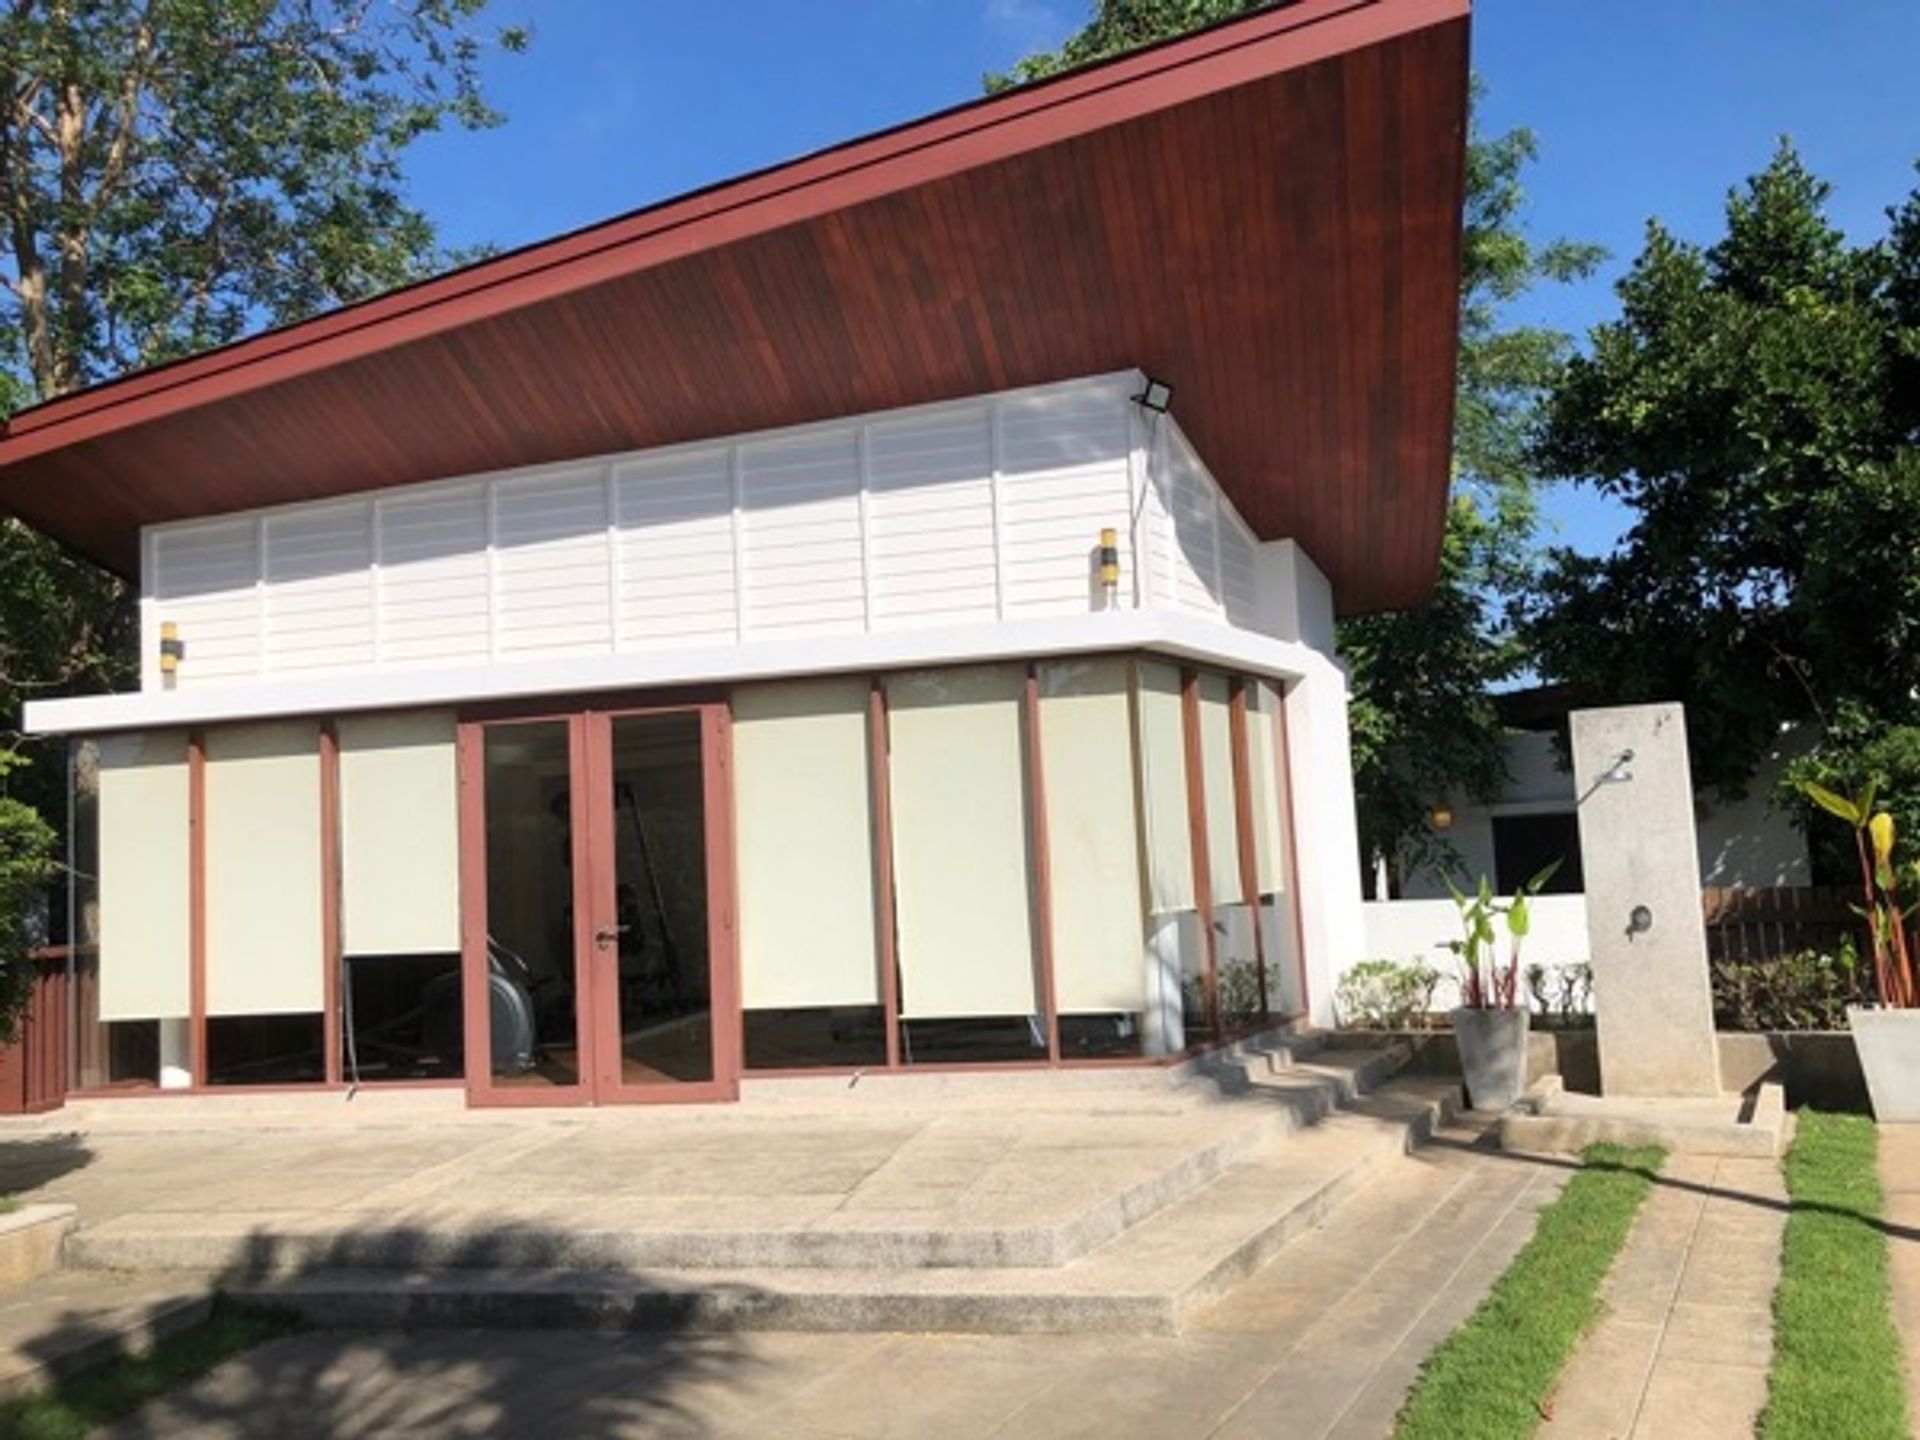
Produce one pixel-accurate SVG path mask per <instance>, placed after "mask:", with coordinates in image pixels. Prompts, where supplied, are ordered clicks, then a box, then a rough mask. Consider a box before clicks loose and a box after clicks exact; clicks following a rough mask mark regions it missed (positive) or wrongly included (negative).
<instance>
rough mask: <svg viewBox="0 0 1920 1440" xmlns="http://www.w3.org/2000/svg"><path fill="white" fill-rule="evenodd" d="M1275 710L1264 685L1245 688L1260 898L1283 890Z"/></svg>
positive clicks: (1282, 816)
mask: <svg viewBox="0 0 1920 1440" xmlns="http://www.w3.org/2000/svg"><path fill="white" fill-rule="evenodd" d="M1279 708H1280V697H1279V695H1278V694H1277V693H1276V692H1275V691H1274V688H1273V686H1272V685H1271V684H1269V683H1268V682H1267V681H1265V680H1257V681H1255V682H1253V683H1252V684H1251V685H1249V686H1248V687H1247V780H1248V789H1249V790H1251V791H1252V795H1253V860H1254V873H1255V875H1256V877H1257V881H1258V884H1259V886H1260V893H1261V894H1262V895H1273V894H1277V893H1279V892H1280V891H1282V890H1284V889H1286V880H1285V875H1286V871H1285V870H1284V869H1283V868H1282V867H1283V866H1284V864H1285V860H1286V844H1285V838H1284V827H1285V825H1286V813H1285V811H1284V810H1282V809H1281V804H1280V790H1279V786H1278V784H1277V783H1276V777H1277V775H1278V773H1279V769H1280V763H1279V754H1280V752H1279V744H1280V738H1279V727H1278V726H1277V725H1276V724H1275V722H1274V716H1275V714H1276V713H1277V712H1278V710H1279Z"/></svg>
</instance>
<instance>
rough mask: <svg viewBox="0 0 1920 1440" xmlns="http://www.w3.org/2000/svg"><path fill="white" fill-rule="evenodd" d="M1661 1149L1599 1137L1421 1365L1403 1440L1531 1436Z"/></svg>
mask: <svg viewBox="0 0 1920 1440" xmlns="http://www.w3.org/2000/svg"><path fill="white" fill-rule="evenodd" d="M1665 1158H1666V1156H1665V1153H1664V1152H1663V1151H1661V1150H1659V1149H1657V1148H1646V1149H1625V1148H1622V1147H1621V1146H1618V1145H1595V1146H1593V1147H1592V1148H1591V1149H1589V1150H1588V1151H1587V1153H1586V1156H1585V1157H1584V1163H1583V1164H1582V1166H1581V1168H1580V1172H1579V1173H1578V1174H1577V1175H1575V1176H1574V1177H1573V1178H1572V1179H1571V1180H1569V1181H1568V1182H1567V1185H1566V1188H1565V1189H1564V1190H1562V1191H1561V1192H1560V1195H1559V1198H1558V1199H1556V1200H1555V1201H1554V1202H1553V1203H1552V1204H1551V1205H1549V1206H1547V1208H1546V1209H1544V1210H1542V1211H1541V1212H1540V1223H1539V1226H1538V1228H1537V1229H1536V1230H1535V1231H1534V1234H1533V1238H1532V1239H1531V1240H1529V1241H1528V1242H1527V1244H1526V1248H1525V1249H1523V1250H1522V1251H1521V1252H1520V1253H1519V1254H1518V1255H1517V1256H1515V1257H1514V1261H1513V1264H1512V1265H1510V1266H1509V1267H1507V1273H1506V1274H1504V1275H1502V1276H1501V1277H1500V1278H1499V1279H1498V1280H1497V1281H1495V1282H1494V1286H1493V1290H1492V1291H1491V1292H1490V1293H1489V1294H1488V1296H1487V1298H1486V1299H1485V1300H1484V1301H1482V1302H1481V1305H1480V1308H1479V1309H1478V1310H1476V1311H1475V1312H1474V1313H1473V1315H1472V1316H1471V1317H1470V1318H1469V1319H1468V1320H1467V1322H1466V1323H1465V1324H1464V1325H1462V1326H1461V1327H1460V1328H1459V1329H1458V1330H1456V1331H1454V1332H1453V1334H1451V1335H1449V1336H1448V1337H1447V1339H1446V1340H1445V1341H1444V1342H1443V1343H1442V1344H1441V1346H1440V1348H1439V1349H1438V1350H1436V1351H1434V1352H1433V1354H1432V1356H1431V1357H1429V1359H1428V1360H1427V1363H1426V1364H1425V1365H1424V1366H1423V1367H1421V1371H1420V1378H1419V1380H1418V1381H1417V1382H1416V1383H1415V1384H1414V1387H1413V1393H1412V1394H1411V1395H1409V1396H1408V1397H1407V1403H1406V1407H1405V1408H1404V1409H1403V1410H1402V1411H1401V1412H1400V1420H1399V1424H1398V1426H1397V1427H1396V1429H1395V1431H1394V1433H1395V1435H1396V1436H1397V1437H1399V1440H1504V1437H1507V1436H1512V1437H1514V1440H1527V1437H1531V1436H1532V1435H1533V1433H1534V1431H1535V1430H1536V1429H1537V1428H1538V1427H1539V1424H1540V1418H1541V1409H1540V1407H1541V1406H1542V1404H1544V1403H1545V1401H1546V1398H1547V1396H1548V1394H1550V1393H1551V1392H1552V1390H1553V1386H1554V1382H1555V1381H1556V1380H1558V1379H1559V1378H1560V1371H1561V1370H1562V1369H1563V1368H1565V1366H1566V1363H1567V1359H1568V1357H1569V1356H1571V1355H1572V1354H1573V1348H1574V1346H1575V1345H1576V1344H1577V1343H1578V1342H1579V1340H1580V1337H1581V1335H1583V1334H1584V1333H1585V1332H1586V1330H1587V1327H1588V1326H1590V1325H1591V1324H1592V1323H1593V1322H1594V1320H1595V1318H1596V1317H1597V1316H1598V1315H1599V1312H1600V1283H1601V1281H1603V1280H1604V1279H1605V1278H1606V1274H1607V1269H1608V1267H1609V1266H1611V1265H1612V1264H1613V1257H1614V1256H1615V1255H1617V1254H1618V1253H1619V1251H1620V1247H1621V1246H1622V1245H1623V1244H1625V1243H1626V1239H1627V1232H1628V1231H1629V1230H1631V1229H1632V1228H1633V1217H1634V1216H1635V1215H1636V1214H1637V1213H1638V1212H1639V1209H1640V1202H1641V1201H1643V1200H1645V1199H1646V1197H1647V1194H1648V1192H1649V1191H1650V1190H1651V1189H1652V1188H1653V1178H1654V1176H1655V1175H1656V1174H1658V1173H1659V1169H1660V1165H1661V1162H1662V1161H1663V1160H1665Z"/></svg>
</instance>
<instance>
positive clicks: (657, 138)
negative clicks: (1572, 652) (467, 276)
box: [411, 0, 1920, 550]
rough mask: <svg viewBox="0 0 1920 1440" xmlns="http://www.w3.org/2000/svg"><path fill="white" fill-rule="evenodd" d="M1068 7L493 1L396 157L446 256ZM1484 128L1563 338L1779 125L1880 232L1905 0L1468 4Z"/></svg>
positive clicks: (516, 238)
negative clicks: (463, 126) (1529, 230)
mask: <svg viewBox="0 0 1920 1440" xmlns="http://www.w3.org/2000/svg"><path fill="white" fill-rule="evenodd" d="M1089 3H1090V0H814V3H812V4H799V3H795V0H707V3H704V4H696V5H686V4H677V3H676V4H668V3H666V0H494V14H495V16H496V17H497V18H498V19H499V20H500V21H502V22H507V21H514V22H525V23H527V24H530V25H531V27H532V29H533V31H534V43H533V45H532V48H531V49H530V51H529V52H528V53H527V54H525V55H520V56H500V57H497V58H496V59H494V60H493V61H490V62H489V64H488V67H487V70H488V77H489V88H490V91H491V93H492V95H493V96H494V98H495V100H496V102H497V103H498V104H499V106H500V108H501V109H503V110H504V111H505V112H506V114H507V117H508V119H507V123H506V124H505V125H504V126H502V127H501V128H499V129H497V130H493V131H489V132H485V133H482V134H466V133H456V134H450V135H446V136H440V137H434V138H432V139H430V140H428V141H427V142H425V143H424V144H423V145H422V146H421V147H419V149H418V150H417V151H416V152H415V156H414V160H413V164H412V167H411V173H412V179H413V185H414V193H415V197H416V199H417V200H418V201H419V202H420V203H421V204H422V205H423V206H425V207H426V209H427V210H428V212H429V213H430V214H432V215H433V216H434V217H435V218H436V219H437V220H438V221H439V222H440V225H441V227H442V231H443V234H444V237H445V239H446V240H447V241H448V242H449V243H453V244H467V243H473V242H480V241H490V242H492V243H495V244H500V245H517V244H523V243H525V242H527V241H531V240H537V239H540V238H541V237H543V236H546V235H551V234H554V233H556V232H559V231H562V230H567V229H571V228H573V227H575V226H578V225H582V224H586V223H588V222H590V221H594V220H598V219H604V218H605V217H607V216H609V215H613V214H617V213H619V212H620V211H623V210H629V209H632V208H634V207H635V206H638V205H643V204H647V203H649V202H651V201H654V200H658V199H661V198H663V197H665V196H668V195H673V194H676V193H678V192H680V191H683V190H688V189H692V188H694V187H696V186H699V185H703V184H708V183H711V182H712V181H715V180H721V179H725V178H727V177H728V176H730V175H734V174H738V173H739V172H741V171H744V170H749V169H754V168H757V167H759V166H762V165H766V164H769V163H772V162H774V161H777V160H781V159H784V158H787V157H789V156H792V155H796V154H801V153H804V152H805V151H808V150H813V149H818V148H819V147H821V146H823V145H829V144H832V143H834V142H836V141H840V140H845V139H848V138H851V137H853V136H855V135H859V134H862V133H864V132H866V131H868V130H873V129H877V128H880V127H881V126H885V125H890V124H895V123H898V122H899V121H902V120H908V119H912V118H913V117H915V116H917V115H921V114H925V113H926V112H928V111H931V110H937V109H940V108H943V107H945V106H947V105H952V104H956V103H958V102H960V101H963V100H968V99H971V98H973V97H974V96H976V95H978V94H979V92H980V77H981V76H982V74H984V73H986V72H987V71H990V70H996V69H1002V68H1004V67H1005V66H1007V65H1008V64H1010V63H1011V62H1012V61H1013V60H1015V59H1017V58H1018V57H1019V56H1021V55H1023V54H1025V53H1027V52H1028V51H1030V50H1033V49H1036V48H1040V47H1044V46H1051V45H1053V44H1054V43H1056V42H1057V41H1058V40H1059V39H1060V38H1061V37H1062V36H1064V35H1066V34H1068V33H1069V32H1071V31H1072V30H1073V29H1074V28H1076V27H1077V26H1078V25H1079V24H1080V23H1081V22H1082V21H1083V20H1084V19H1085V16H1086V13H1087V10H1088V8H1089ZM1474 66H1475V69H1476V70H1477V71H1478V72H1479V73H1480V75H1481V77H1482V79H1483V80H1484V81H1485V82H1486V86H1487V96H1486V101H1487V103H1486V109H1485V112H1484V115H1483V119H1484V122H1485V123H1486V125H1487V126H1488V127H1489V128H1495V129H1504V128H1507V127H1508V126H1512V125H1525V126H1528V127H1530V128H1531V129H1532V130H1534V131H1535V133H1536V134H1537V135H1538V137H1539V140H1540V146H1541V159H1540V163H1539V164H1538V165H1537V166H1536V167H1535V169H1534V171H1533V173H1532V175H1531V177H1530V179H1529V182H1528V189H1529V192H1530V194H1531V197H1532V205H1531V217H1530V218H1531V222H1532V225H1533V228H1534V230H1535V231H1536V233H1538V234H1540V235H1542V236H1546V235H1566V236H1570V237H1574V238H1578V239H1583V240H1593V241H1598V242H1599V243H1601V244H1603V245H1605V246H1607V247H1608V249H1609V250H1611V251H1612V252H1613V259H1612V260H1611V261H1610V262H1609V264H1608V265H1607V266H1606V267H1604V269H1603V270H1602V272H1601V274H1600V275H1598V276H1596V277H1595V279H1594V280H1593V281H1591V282H1589V283H1587V284H1584V285H1581V286H1577V287H1571V288H1568V289H1565V290H1561V291H1557V292H1554V293H1548V294H1542V295H1539V296H1537V297H1535V299H1533V300H1532V301H1531V302H1529V303H1528V304H1527V305H1526V307H1525V311H1524V313H1525V314H1526V315H1527V316H1528V317H1529V318H1532V319H1537V320H1541V321H1544V322H1546V323H1550V324H1554V325H1558V326H1560V327H1562V328H1565V329H1568V330H1571V331H1574V332H1576V333H1579V332H1582V331H1584V330H1585V328H1586V327H1587V326H1588V325H1591V324H1592V323H1594V322H1595V321H1597V320H1600V319H1603V318H1605V317H1606V316H1607V315H1608V314H1609V313H1610V310H1611V305H1612V297H1611V293H1610V290H1609V286H1610V284H1611V282H1612V279H1613V277H1614V276H1615V275H1617V274H1618V273H1619V270H1620V269H1621V268H1622V267H1623V266H1624V265H1625V263H1626V262H1627V261H1628V260H1630V259H1631V257H1632V256H1633V254H1634V253H1635V252H1636V251H1637V250H1638V248H1639V243H1640V236H1641V232H1642V227H1643V226H1644V224H1645V222H1646V219H1647V218H1648V217H1649V216H1652V215H1658V216H1659V217H1661V218H1662V219H1663V220H1664V221H1665V222H1666V223H1667V224H1668V226H1669V227H1670V228H1672V229H1674V230H1676V231H1678V232H1679V233H1681V234H1683V235H1689V236H1695V237H1699V238H1703V239H1704V238H1709V237H1711V236H1712V235H1713V234H1714V233H1715V230H1716V227H1717V225H1718V218H1719V211H1720V206H1721V204H1722V201H1723V198H1724V195H1725V192H1726V190H1727V188H1728V187H1729V186H1730V185H1732V184H1733V183H1735V182H1736V181H1738V180H1739V179H1741V178H1742V177H1744V176H1746V175H1748V174H1750V173H1752V172H1753V171H1754V170H1756V169H1758V168H1759V167H1760V166H1761V165H1763V164H1765V162H1766V159H1767V156H1768V155H1769V153H1770V152H1771V150H1772V148H1773V146H1774V144H1775V142H1776V139H1777V138H1778V137H1779V136H1780V135H1782V134H1787V135H1791V136H1793V138H1794V140H1795V142H1796V143H1797V144H1798V145H1799V146H1800V149H1801V152H1802V154H1803V155H1805V156H1806V158H1807V160H1808V162H1809V163H1810V165H1811V166H1812V167H1813V169H1814V170H1815V171H1816V172H1817V173H1819V174H1821V175H1823V176H1824V177H1826V178H1827V179H1828V180H1830V181H1831V182H1832V183H1833V185H1834V187H1835V194H1834V198H1833V203H1832V214H1833V216H1834V218H1835V219H1836V220H1837V221H1838V222H1839V223H1840V224H1841V225H1842V226H1843V227H1844V228H1846V229H1847V230H1848V231H1849V233H1851V234H1854V235H1856V236H1859V237H1867V236H1871V235H1876V234H1878V233H1880V231H1881V229H1882V228H1883V224H1884V211H1885V208H1886V206H1887V205H1889V204H1891V203H1893V202H1894V201H1895V200H1897V199H1898V198H1900V197H1901V196H1902V195H1904V194H1905V193H1906V192H1907V190H1908V189H1910V188H1911V187H1912V186H1913V184H1914V183H1915V175H1914V171H1913V169H1912V166H1913V163H1914V161H1915V160H1916V159H1920V80H1917V79H1916V77H1920V0H1842V3H1831V0H1826V3H1822V0H1762V3H1755V0H1608V3H1601V4H1596V3H1588V0H1480V4H1479V5H1478V6H1477V8H1476V11H1475V17H1474ZM1547 512H1548V516H1549V519H1550V521H1551V522H1552V523H1554V524H1555V525H1557V527H1558V528H1559V531H1560V538H1562V539H1563V540H1565V541H1566V542H1568V543H1571V544H1574V545H1576V546H1578V547H1579V548H1582V549H1590V550H1591V549H1604V548H1605V547H1606V546H1607V544H1608V543H1609V542H1610V540H1611V538H1612V537H1613V535H1614V534H1615V533H1616V532H1617V530H1618V528H1619V524H1620V519H1619V515H1618V512H1616V511H1615V510H1613V509H1612V508H1611V507H1609V506H1608V505H1607V504H1606V503H1605V502H1603V501H1601V500H1600V499H1599V497H1597V496H1594V495H1593V494H1591V492H1587V491H1583V490H1580V489H1577V488H1574V487H1555V489H1554V490H1553V491H1552V492H1551V493H1550V494H1549V496H1548V500H1547Z"/></svg>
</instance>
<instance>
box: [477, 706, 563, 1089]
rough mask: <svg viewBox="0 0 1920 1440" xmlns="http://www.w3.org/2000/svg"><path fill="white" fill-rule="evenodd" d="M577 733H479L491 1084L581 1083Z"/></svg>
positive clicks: (553, 725)
mask: <svg viewBox="0 0 1920 1440" xmlns="http://www.w3.org/2000/svg"><path fill="white" fill-rule="evenodd" d="M574 733H575V727H574V726H573V725H572V724H570V723H569V722H568V721H566V720H543V721H537V722H529V723H513V724H493V725H487V726H485V727H484V729H483V731H482V748H483V754H484V761H483V763H484V772H485V773H484V777H483V786H484V788H483V794H484V797H485V802H484V803H485V812H486V813H485V829H486V842H485V843H486V911H485V917H486V960H485V964H486V1000H485V1011H484V1014H485V1017H486V1018H485V1025H486V1031H487V1040H488V1045H487V1050H488V1052H489V1055H490V1071H491V1074H490V1081H491V1085H492V1086H495V1087H511V1088H514V1089H529V1090H539V1089H556V1088H557V1089H569V1088H572V1087H576V1086H578V1085H579V1084H580V1082H581V1075H582V1068H583V1067H582V1060H581V1044H580V1039H581V1032H580V1014H581V1003H580V1002H581V1000H582V998H583V997H582V995H581V993H580V984H579V969H578V963H577V956H578V947H577V945H576V943H575V937H574V915H575V907H576V903H577V899H578V895H577V884H576V880H577V877H576V873H575V870H576V867H575V859H574V857H575V835H574V829H575V826H574V808H575V807H574V795H573V772H574V766H573V744H574ZM474 1048H476V1049H477V1048H478V1047H474Z"/></svg>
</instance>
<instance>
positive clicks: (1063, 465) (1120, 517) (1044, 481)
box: [999, 387, 1133, 615]
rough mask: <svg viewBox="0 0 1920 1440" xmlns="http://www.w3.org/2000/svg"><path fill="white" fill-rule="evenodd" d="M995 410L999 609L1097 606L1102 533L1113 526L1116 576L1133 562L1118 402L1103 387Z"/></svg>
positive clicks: (1069, 610)
mask: <svg viewBox="0 0 1920 1440" xmlns="http://www.w3.org/2000/svg"><path fill="white" fill-rule="evenodd" d="M999 409H1000V439H999V461H1000V473H1001V491H1000V495H1001V513H1000V539H1001V544H1002V545H1003V546H1004V547H1005V551H1006V563H1005V567H1004V568H1005V574H1006V579H1007V595H1006V606H1005V609H1006V613H1007V614H1008V615H1031V614H1060V613H1066V614H1084V613H1086V612H1087V611H1089V610H1093V609H1096V608H1098V607H1099V605H1100V603H1101V596H1100V588H1099V580H1098V573H1097V570H1096V560H1095V552H1096V550H1097V548H1098V546H1099V544H1100V531H1101V530H1102V529H1104V528H1106V527H1109V526H1111V527H1112V528H1113V529H1114V530H1116V531H1118V532H1119V536H1120V565H1121V569H1122V572H1123V573H1124V572H1125V571H1127V570H1128V569H1129V568H1130V567H1131V566H1132V565H1133V555H1132V553H1131V548H1130V544H1129V537H1128V533H1127V531H1128V525H1127V521H1128V518H1129V516H1130V512H1131V498H1132V497H1131V489H1130V485H1129V480H1128V469H1127V461H1128V452H1129V448H1130V445H1131V437H1130V436H1129V434H1128V429H1127V414H1126V407H1125V403H1124V401H1123V400H1122V398H1121V397H1120V396H1119V395H1118V394H1117V393H1116V392H1114V391H1113V390H1111V389H1110V388H1104V387H1103V388H1098V389H1093V390H1085V391H1082V390H1062V391H1051V392H1047V393H1044V394H1041V395H1035V396H1025V397H1015V398H1013V399H1010V400H1005V401H1002V402H1001V403H1000V407H999Z"/></svg>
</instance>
